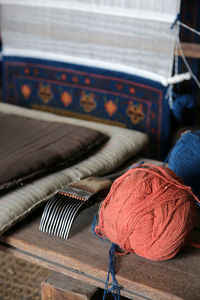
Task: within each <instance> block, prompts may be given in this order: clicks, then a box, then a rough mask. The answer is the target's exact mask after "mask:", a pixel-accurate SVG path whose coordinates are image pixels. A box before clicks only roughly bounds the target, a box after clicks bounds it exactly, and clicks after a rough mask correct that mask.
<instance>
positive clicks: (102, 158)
mask: <svg viewBox="0 0 200 300" xmlns="http://www.w3.org/2000/svg"><path fill="white" fill-rule="evenodd" d="M0 112H3V113H8V114H15V115H21V116H27V117H31V118H34V119H43V120H49V121H51V120H52V121H57V122H65V123H70V124H74V125H82V126H85V127H89V128H94V129H97V130H100V131H102V132H104V133H106V134H107V135H108V136H109V137H110V139H109V141H108V142H107V143H106V144H105V145H103V146H102V148H101V149H100V150H99V151H98V152H96V153H95V154H94V155H92V156H90V157H89V158H88V159H87V160H83V161H81V162H79V163H77V164H75V165H73V166H71V167H69V168H66V169H64V170H62V171H59V172H55V173H53V174H51V175H48V176H44V177H43V178H42V179H38V180H35V181H33V182H32V183H29V184H27V185H25V186H24V187H20V188H18V189H16V190H14V191H12V192H10V193H7V194H5V195H4V196H2V197H1V198H0V233H3V232H4V231H6V230H7V229H9V228H10V227H11V226H12V225H13V224H15V223H16V222H18V221H19V220H20V219H22V218H24V217H25V216H26V215H27V214H29V213H30V212H31V211H32V210H33V209H34V208H36V207H37V206H38V205H40V204H41V203H43V202H44V201H46V200H47V199H48V198H49V197H50V196H51V195H53V194H54V193H55V192H56V191H57V190H58V189H59V188H61V187H63V186H65V185H67V184H68V183H70V182H72V181H76V180H80V179H82V178H85V177H88V176H91V175H103V174H105V173H108V172H111V171H113V170H114V169H116V168H117V167H119V166H120V165H122V164H123V162H125V161H126V160H127V159H129V158H131V157H134V155H136V154H137V153H138V152H139V151H140V150H141V149H142V148H143V147H144V146H145V145H146V144H147V142H148V137H147V135H146V134H144V133H141V132H138V131H134V130H130V129H124V128H119V127H116V126H110V125H105V124H99V123H94V122H88V121H83V120H78V119H73V118H67V117H60V116H56V115H54V114H50V113H45V112H40V111H35V110H29V109H25V108H21V107H17V106H14V105H9V104H3V103H0Z"/></svg>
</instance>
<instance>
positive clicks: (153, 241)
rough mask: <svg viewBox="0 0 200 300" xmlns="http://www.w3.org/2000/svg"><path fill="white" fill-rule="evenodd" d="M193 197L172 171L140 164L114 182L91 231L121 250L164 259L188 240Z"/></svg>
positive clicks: (192, 224)
mask: <svg viewBox="0 0 200 300" xmlns="http://www.w3.org/2000/svg"><path fill="white" fill-rule="evenodd" d="M194 198H195V199H196V200H198V199H197V198H196V197H195V196H194V194H193V193H192V190H191V188H190V187H188V186H186V185H184V183H183V181H182V179H181V178H179V177H177V176H176V175H175V173H174V172H173V171H171V170H170V169H168V168H167V167H163V166H162V167H158V166H154V165H151V164H143V165H141V166H138V167H136V168H133V169H130V170H129V171H127V172H126V173H125V174H124V175H122V176H121V177H119V178H118V179H116V180H115V181H114V183H113V185H112V187H111V190H110V192H109V194H108V196H107V197H106V199H105V200H104V201H103V203H102V206H101V209H100V213H99V225H98V226H96V228H95V231H96V233H97V234H98V235H101V236H103V237H106V238H108V239H109V240H110V241H112V242H113V243H115V244H117V245H119V246H120V247H121V248H122V249H123V250H124V251H125V252H134V253H136V254H138V255H140V256H142V257H144V258H147V259H150V260H154V261H162V260H167V259H170V258H172V257H173V256H175V255H176V254H177V252H178V251H179V250H180V248H181V247H182V246H183V245H185V244H186V243H187V242H188V240H189V237H190V233H191V231H192V229H193V228H194V224H195V220H196V207H195V203H194ZM198 201H199V200H198Z"/></svg>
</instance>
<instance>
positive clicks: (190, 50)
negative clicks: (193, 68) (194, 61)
mask: <svg viewBox="0 0 200 300" xmlns="http://www.w3.org/2000/svg"><path fill="white" fill-rule="evenodd" d="M181 46H182V49H183V53H184V55H185V56H186V57H190V58H200V44H194V43H181ZM178 55H179V56H180V55H181V53H180V50H179V52H178Z"/></svg>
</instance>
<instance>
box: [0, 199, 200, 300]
mask: <svg viewBox="0 0 200 300" xmlns="http://www.w3.org/2000/svg"><path fill="white" fill-rule="evenodd" d="M98 206H99V205H98V204H96V205H94V206H93V207H91V208H88V209H86V210H84V211H83V212H82V213H81V214H80V215H79V216H78V217H77V218H76V220H75V223H74V225H73V227H72V231H71V235H70V239H69V240H67V241H65V240H61V239H59V238H56V237H53V236H48V235H46V234H44V233H42V232H40V231H39V230H38V227H39V221H40V218H41V213H42V211H41V210H39V211H38V212H37V213H35V214H32V215H30V216H29V218H28V219H27V220H26V221H22V222H21V223H20V224H18V226H15V227H14V228H13V229H12V230H11V231H10V232H8V233H7V234H5V235H3V236H2V237H1V238H0V240H1V242H0V246H1V249H3V250H5V251H7V252H9V253H13V254H15V255H17V256H19V257H21V258H24V259H27V260H29V261H31V262H34V263H37V264H40V265H42V266H45V267H47V268H49V269H51V270H54V271H57V272H59V273H61V274H64V275H68V276H71V277H73V278H75V279H79V280H82V281H85V282H87V283H90V284H92V285H94V286H98V287H101V288H103V287H104V283H105V279H106V276H107V268H108V252H109V248H110V243H109V242H106V241H101V240H100V239H98V238H97V237H95V236H93V235H92V230H91V224H92V221H93V216H94V214H95V213H96V212H97V210H98ZM197 234H199V231H198V233H197ZM199 277H200V250H199V249H194V248H192V247H190V246H187V247H185V248H184V249H183V250H181V251H180V252H179V253H178V255H176V257H175V258H173V259H171V260H169V261H164V262H152V261H149V260H146V259H143V258H142V257H139V256H137V255H135V254H129V255H127V256H118V257H117V274H116V278H117V280H118V283H119V285H120V286H122V290H121V293H122V295H124V296H126V297H128V298H130V299H136V300H141V299H146V300H148V299H157V300H158V299H160V300H161V299H162V300H165V299H177V300H178V299H179V300H180V299H185V300H187V299H188V300H197V299H200V284H199Z"/></svg>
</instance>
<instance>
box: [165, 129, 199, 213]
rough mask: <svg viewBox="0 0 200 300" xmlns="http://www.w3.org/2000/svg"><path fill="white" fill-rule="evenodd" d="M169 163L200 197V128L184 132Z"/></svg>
mask: <svg viewBox="0 0 200 300" xmlns="http://www.w3.org/2000/svg"><path fill="white" fill-rule="evenodd" d="M168 164H169V168H170V169H171V170H172V171H174V172H175V173H176V175H178V176H179V177H181V178H182V179H183V181H184V183H185V184H186V185H188V186H190V187H191V188H192V190H193V192H194V194H195V195H196V196H197V197H198V199H200V130H198V131H193V132H192V131H189V132H186V133H184V134H182V136H181V137H180V138H179V139H178V141H177V142H176V144H175V146H174V147H173V148H172V150H171V152H170V155H169V159H168ZM197 205H198V206H199V207H200V204H199V203H197Z"/></svg>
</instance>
